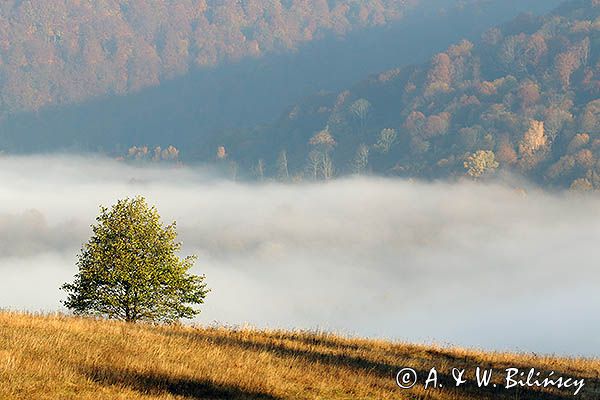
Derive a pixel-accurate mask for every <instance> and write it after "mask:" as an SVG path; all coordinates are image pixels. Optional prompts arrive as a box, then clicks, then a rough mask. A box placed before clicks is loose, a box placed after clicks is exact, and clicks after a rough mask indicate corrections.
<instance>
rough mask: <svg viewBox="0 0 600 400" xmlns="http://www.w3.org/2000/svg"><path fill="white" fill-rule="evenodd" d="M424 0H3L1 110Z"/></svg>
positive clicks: (350, 24) (285, 40) (279, 45)
mask: <svg viewBox="0 0 600 400" xmlns="http://www.w3.org/2000/svg"><path fill="white" fill-rule="evenodd" d="M417 2H418V0H402V1H395V0H370V1H366V2H363V1H348V0H334V1H326V0H318V1H303V0H289V1H279V0H277V1H269V2H265V1H260V0H247V1H243V2H241V1H235V0H231V1H216V0H177V1H160V0H153V1H147V0H103V1H69V0H60V1H48V2H38V1H23V0H8V1H3V2H2V3H1V4H0V37H1V38H2V39H1V40H0V78H1V79H0V82H1V88H2V90H1V93H2V94H1V102H0V111H1V112H0V115H1V114H2V113H5V112H12V111H19V110H36V109H39V108H41V107H42V106H45V105H49V104H64V103H71V102H78V101H81V100H84V99H87V98H90V97H92V96H97V95H106V94H123V93H127V92H130V91H135V90H138V89H141V88H143V87H147V86H153V85H157V84H159V82H161V81H162V80H163V79H168V78H172V77H174V76H178V75H182V74H184V73H186V72H187V71H188V70H189V69H190V68H193V67H204V66H214V65H217V64H218V63H219V62H222V61H227V60H239V59H242V58H243V57H248V56H250V57H258V56H260V55H262V54H263V53H265V52H270V51H273V50H281V49H293V48H296V47H297V46H298V45H299V44H300V43H302V42H307V41H310V40H312V39H313V38H315V37H316V38H318V37H321V36H323V35H324V34H325V33H327V32H334V33H336V34H344V33H346V32H348V31H349V30H351V29H352V28H356V27H361V26H362V27H365V26H373V25H383V24H385V23H386V22H387V21H388V20H395V19H398V18H400V16H401V15H402V13H403V12H404V11H405V10H406V9H407V8H410V7H412V6H413V5H414V4H416V3H417Z"/></svg>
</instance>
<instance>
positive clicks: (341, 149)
mask: <svg viewBox="0 0 600 400" xmlns="http://www.w3.org/2000/svg"><path fill="white" fill-rule="evenodd" d="M599 97H600V1H598V0H576V1H569V2H566V3H564V4H563V5H562V6H560V7H559V8H557V9H556V10H555V11H553V12H552V13H550V14H548V15H546V16H543V17H537V16H533V15H522V16H520V17H518V18H516V19H514V20H513V21H512V22H510V23H507V24H504V25H502V26H499V27H497V28H493V29H490V30H488V31H487V32H486V33H485V34H484V35H483V37H482V38H481V40H480V41H477V42H471V41H467V40H463V41H461V42H459V43H456V44H455V45H453V46H450V47H449V48H448V49H447V50H446V51H444V52H441V53H439V54H436V55H435V56H434V57H433V58H432V59H431V61H430V62H429V63H427V64H424V65H417V66H412V67H407V68H397V69H392V70H388V71H385V72H383V73H380V74H377V75H374V76H372V77H370V78H369V79H368V80H366V81H364V82H362V83H360V84H358V85H356V86H354V87H351V88H349V89H348V90H343V91H340V92H336V93H319V94H317V95H315V96H314V97H312V98H310V99H308V100H307V101H305V102H303V103H301V104H298V105H295V106H293V107H291V108H289V110H288V111H287V112H286V114H285V115H284V116H283V117H282V118H281V119H280V120H279V121H278V122H277V123H276V124H274V125H272V126H269V127H266V128H258V129H255V130H254V131H252V132H247V133H246V135H245V139H240V138H239V137H237V136H235V135H232V136H231V137H230V138H229V140H228V141H227V142H226V143H224V144H225V146H226V147H228V148H230V150H231V151H230V153H231V154H232V157H238V158H239V160H243V162H245V163H246V164H247V165H248V166H250V165H255V167H254V170H255V171H259V174H258V175H260V176H263V175H264V176H267V175H271V176H277V175H278V174H279V175H281V171H287V172H286V173H285V174H283V175H286V176H288V175H289V176H294V175H295V176H298V177H303V178H305V179H306V178H309V179H329V178H331V177H333V176H335V175H337V174H341V173H346V172H367V171H372V172H377V173H385V174H390V175H400V176H411V177H412V176H414V177H426V178H438V177H448V176H462V175H468V176H471V177H473V178H474V179H483V178H485V177H488V176H492V175H494V173H496V172H497V170H499V169H504V170H510V171H513V172H517V173H519V174H524V175H525V176H528V177H530V178H532V179H534V180H536V181H538V182H541V183H545V184H550V185H558V186H567V187H569V186H572V187H575V188H580V189H591V188H598V187H600V162H599V161H600V99H599ZM257 143H260V144H259V145H257ZM259 159H260V160H259ZM257 165H258V166H259V167H258V168H257V167H256V166H257Z"/></svg>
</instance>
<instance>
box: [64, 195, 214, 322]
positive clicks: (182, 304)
mask: <svg viewBox="0 0 600 400" xmlns="http://www.w3.org/2000/svg"><path fill="white" fill-rule="evenodd" d="M96 221H97V224H96V225H92V230H93V235H92V237H91V239H90V240H89V242H88V243H86V244H85V245H84V246H83V248H82V249H81V253H80V254H79V256H78V261H77V266H78V267H79V272H78V273H77V274H76V275H75V279H74V281H73V282H72V283H66V284H64V285H63V286H62V289H63V290H65V291H66V292H67V293H68V298H67V300H66V301H64V302H63V303H64V305H65V306H66V307H67V308H69V309H71V310H72V311H73V312H74V313H75V314H78V315H99V316H103V317H108V318H114V319H121V320H125V321H128V322H136V321H149V322H165V323H170V322H174V321H177V320H178V319H180V318H192V317H193V316H195V315H197V314H198V313H199V312H200V311H199V310H197V309H196V308H194V307H193V306H194V305H196V304H201V303H203V302H204V298H205V296H206V294H207V293H208V289H207V288H206V284H205V283H204V276H195V275H192V274H189V269H190V268H191V267H192V266H193V264H194V261H195V259H196V257H195V256H189V257H185V258H183V259H180V258H179V257H178V256H177V254H176V253H177V252H178V251H179V250H180V248H181V243H179V242H177V241H176V239H177V232H176V229H175V222H173V223H172V224H170V225H167V226H163V224H162V223H161V222H160V216H159V215H158V212H157V210H156V208H155V207H149V206H148V204H147V203H146V200H145V199H144V198H143V197H136V198H134V199H124V200H119V201H118V202H117V204H115V205H113V207H112V208H111V209H108V208H106V207H101V212H100V215H99V216H98V217H97V218H96Z"/></svg>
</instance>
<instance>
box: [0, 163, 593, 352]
mask: <svg viewBox="0 0 600 400" xmlns="http://www.w3.org/2000/svg"><path fill="white" fill-rule="evenodd" d="M0 182H1V187H0V307H4V308H10V309H27V310H46V311H53V310H62V306H61V305H60V303H59V301H60V300H61V299H62V298H64V294H63V293H61V292H60V291H59V290H58V287H59V286H60V285H61V284H62V283H63V282H65V281H67V280H70V279H71V277H72V275H73V274H74V273H75V272H76V269H75V265H74V262H75V257H76V254H77V252H78V249H79V248H80V246H81V244H82V243H83V242H84V241H86V240H87V238H88V237H89V234H90V228H89V225H90V224H91V223H93V222H94V218H95V216H96V215H97V213H98V207H99V205H101V204H102V205H111V204H112V203H114V202H115V201H116V200H117V199H118V198H121V197H124V196H134V195H137V194H142V195H144V196H146V197H147V199H148V201H149V202H150V203H152V204H155V205H156V206H157V207H158V209H159V211H160V213H161V215H162V217H163V219H164V221H165V222H171V221H172V220H176V221H177V223H178V228H179V232H180V239H181V240H182V241H183V242H184V251H183V253H182V255H187V254H191V253H193V254H197V255H198V256H199V260H198V263H197V266H196V268H195V271H196V272H198V273H205V274H206V276H207V283H208V285H209V286H210V287H211V288H212V290H213V291H212V292H211V293H210V294H209V296H208V298H207V301H206V304H205V306H204V307H203V312H202V314H201V316H200V318H199V321H201V322H202V323H211V322H213V321H217V322H219V323H222V324H229V325H236V324H243V323H249V324H251V325H255V326H258V327H272V328H279V327H281V328H301V329H313V328H319V329H326V330H333V331H337V332H341V333H345V334H356V335H361V336H373V337H386V338H392V339H401V340H407V341H418V342H437V343H442V344H444V343H448V344H457V345H463V346H469V347H483V348H486V349H499V350H522V351H535V352H544V353H561V354H570V355H580V354H583V355H600V353H599V352H598V349H600V337H598V335H597V334H595V332H597V331H598V329H599V328H600V314H598V309H599V308H600V292H599V291H598V290H597V285H598V283H597V282H598V281H599V278H600V272H599V268H598V265H597V260H598V259H599V258H600V246H598V243H599V242H600V219H599V216H600V202H599V201H598V200H599V199H598V197H593V196H590V197H580V196H575V195H572V194H567V193H563V194H548V193H542V192H539V191H536V190H532V189H529V190H528V192H527V194H524V193H523V191H521V190H516V189H515V188H511V187H507V186H500V185H483V184H482V185H475V184H469V183H454V184H441V183H440V184H425V183H411V182H406V181H401V180H386V179H375V178H353V179H343V180H339V181H335V182H332V183H328V184H306V185H294V186H288V185H280V184H263V185H258V184H239V183H232V182H224V181H219V180H215V179H211V178H210V177H209V176H208V174H207V173H206V172H204V171H203V170H201V169H196V170H191V169H186V168H180V169H173V168H162V169H159V168H145V169H142V168H136V167H132V166H127V165H125V164H122V163H117V162H113V161H110V160H105V159H101V158H76V157H66V156H65V157H26V158H12V157H4V158H1V159H0Z"/></svg>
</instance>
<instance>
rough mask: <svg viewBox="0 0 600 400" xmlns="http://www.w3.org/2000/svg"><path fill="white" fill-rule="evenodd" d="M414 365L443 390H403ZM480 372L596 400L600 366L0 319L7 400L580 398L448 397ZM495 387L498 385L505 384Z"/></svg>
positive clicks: (344, 342) (488, 393)
mask: <svg viewBox="0 0 600 400" xmlns="http://www.w3.org/2000/svg"><path fill="white" fill-rule="evenodd" d="M405 366H408V367H412V368H414V369H415V370H417V371H420V372H421V373H425V374H426V372H427V371H429V369H430V368H432V367H436V368H437V369H438V371H440V377H441V381H443V382H444V383H445V385H444V386H445V387H444V388H443V389H439V390H427V391H425V390H423V389H422V386H421V388H415V389H413V390H411V391H402V390H400V389H399V388H398V387H397V386H396V384H395V380H394V379H395V373H396V372H397V371H398V370H399V369H400V368H401V367H405ZM475 366H482V367H493V368H495V369H498V370H502V369H504V368H507V367H522V368H525V367H526V368H530V367H536V368H538V369H540V370H543V371H550V370H554V371H557V373H560V374H563V375H568V376H574V377H584V378H587V380H586V387H585V389H584V390H583V391H582V393H581V394H580V395H579V396H578V397H577V398H594V396H597V393H596V390H597V387H598V377H599V376H600V361H598V360H591V359H564V358H554V357H542V356H535V355H512V354H503V353H484V352H479V351H469V350H463V349H447V348H442V347H434V346H413V345H408V344H401V343H391V342H386V341H375V340H364V339H350V338H343V337H338V336H335V335H330V334H325V333H307V332H283V331H268V332H267V331H256V330H250V329H239V330H237V329H225V328H191V327H185V326H168V327H166V326H149V325H134V324H126V323H121V322H114V321H103V320H93V319H83V318H73V317H67V316H62V315H47V316H36V315H29V314H20V313H0V399H28V400H29V399H95V400H96V399H217V398H222V399H403V398H430V399H481V398H490V399H492V398H506V399H529V398H531V399H558V398H573V395H572V392H569V391H562V392H560V391H557V390H554V391H553V390H551V389H544V391H539V389H538V391H534V390H533V389H525V388H523V389H521V390H520V391H518V392H517V391H515V390H504V389H500V388H498V389H492V388H490V389H488V390H483V391H482V390H479V389H477V388H476V387H474V386H468V387H461V388H459V389H456V388H453V389H450V387H451V383H452V381H450V380H449V378H451V376H450V375H449V374H450V371H451V369H452V368H453V367H464V368H468V369H473V368H474V367H475ZM423 371H425V372H423ZM467 374H468V373H467ZM471 378H472V376H471ZM495 381H497V382H498V383H500V382H501V377H500V376H498V377H497V379H495ZM595 388H596V389H595Z"/></svg>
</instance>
